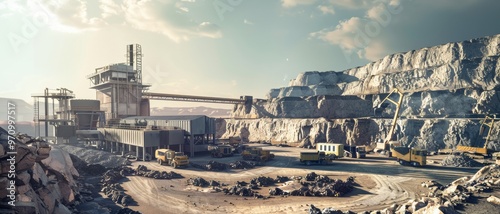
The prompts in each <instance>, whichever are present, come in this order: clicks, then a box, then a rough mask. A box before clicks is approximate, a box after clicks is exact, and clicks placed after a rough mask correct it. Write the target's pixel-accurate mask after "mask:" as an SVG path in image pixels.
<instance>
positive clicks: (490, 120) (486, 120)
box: [479, 115, 497, 149]
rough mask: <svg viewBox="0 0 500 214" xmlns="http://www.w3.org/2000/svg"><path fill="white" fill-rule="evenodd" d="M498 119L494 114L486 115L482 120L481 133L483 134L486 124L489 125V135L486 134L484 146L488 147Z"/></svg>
mask: <svg viewBox="0 0 500 214" xmlns="http://www.w3.org/2000/svg"><path fill="white" fill-rule="evenodd" d="M496 119H497V116H496V115H493V117H490V116H488V115H486V117H484V119H483V122H481V130H480V132H479V135H481V136H482V135H483V131H484V126H488V128H489V130H488V135H487V136H486V141H484V146H483V148H485V149H488V142H489V141H490V136H491V130H493V126H494V125H495V120H496Z"/></svg>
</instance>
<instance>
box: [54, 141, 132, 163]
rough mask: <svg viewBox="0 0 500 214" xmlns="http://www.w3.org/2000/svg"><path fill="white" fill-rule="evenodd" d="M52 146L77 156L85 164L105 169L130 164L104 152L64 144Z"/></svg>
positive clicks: (123, 159)
mask: <svg viewBox="0 0 500 214" xmlns="http://www.w3.org/2000/svg"><path fill="white" fill-rule="evenodd" d="M54 146H56V147H59V148H61V149H62V150H64V151H66V152H68V153H70V154H73V155H75V156H77V157H78V158H80V159H81V160H83V161H85V162H86V163H87V164H99V165H102V166H104V167H106V168H116V167H120V166H123V165H129V164H130V161H129V160H127V159H126V158H123V157H120V156H116V155H113V154H111V153H109V152H105V151H100V150H95V149H87V148H82V147H77V146H71V145H64V144H56V145H54Z"/></svg>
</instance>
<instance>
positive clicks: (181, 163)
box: [155, 149, 189, 168]
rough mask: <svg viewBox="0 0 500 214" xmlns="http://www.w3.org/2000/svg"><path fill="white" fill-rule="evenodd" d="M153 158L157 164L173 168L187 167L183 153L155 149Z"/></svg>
mask: <svg viewBox="0 0 500 214" xmlns="http://www.w3.org/2000/svg"><path fill="white" fill-rule="evenodd" d="M155 158H156V160H157V161H158V164H160V165H163V164H167V165H170V166H172V167H174V168H177V167H187V166H188V165H189V158H188V156H187V155H184V153H183V152H176V151H174V150H170V149H157V150H156V152H155Z"/></svg>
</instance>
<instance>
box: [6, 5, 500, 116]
mask: <svg viewBox="0 0 500 214" xmlns="http://www.w3.org/2000/svg"><path fill="white" fill-rule="evenodd" d="M498 8H500V1H496V0H478V1H470V0H440V1H435V0H418V1H417V0H177V1H174V0H124V1H118V0H17V1H16V0H0V26H2V28H1V30H0V63H1V67H0V72H1V73H2V84H0V97H8V98H19V99H23V100H26V101H28V102H30V103H31V102H32V98H31V95H32V94H33V93H42V92H43V90H44V89H45V88H50V89H56V88H61V87H62V88H68V89H71V90H73V91H74V93H75V94H76V97H77V98H80V99H95V91H94V90H92V89H89V86H90V81H89V80H88V79H87V78H86V76H87V75H89V74H91V73H93V72H94V71H95V68H98V67H102V66H105V65H109V64H114V63H121V62H125V61H126V59H125V54H126V52H125V47H126V45H127V44H140V45H141V46H142V50H143V55H144V58H143V82H145V83H149V84H151V85H152V87H151V88H150V90H149V91H151V92H159V93H173V94H187V95H199V96H213V97H228V98H239V97H240V96H241V95H251V96H254V97H256V98H265V97H266V94H267V93H268V92H269V90H270V89H271V88H280V87H285V86H287V85H288V82H289V81H290V80H291V79H293V78H295V77H296V76H297V75H298V74H299V73H301V72H305V71H332V70H333V71H342V70H344V69H348V68H352V67H357V66H362V65H365V64H367V63H369V62H371V61H374V60H377V59H380V58H382V57H384V56H385V55H388V54H392V53H396V52H406V51H410V50H414V49H419V48H423V47H429V46H434V45H439V44H444V43H447V42H454V41H462V40H468V39H472V38H477V37H483V36H490V35H495V34H499V33H500V25H499V24H498V23H497V22H498V20H500V13H498ZM200 105H203V106H210V107H222V108H231V107H232V106H228V105H221V104H218V105H215V104H205V103H189V102H175V101H154V102H152V106H153V107H162V106H169V107H181V106H183V107H190V106H200Z"/></svg>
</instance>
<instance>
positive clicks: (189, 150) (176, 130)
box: [98, 115, 215, 158]
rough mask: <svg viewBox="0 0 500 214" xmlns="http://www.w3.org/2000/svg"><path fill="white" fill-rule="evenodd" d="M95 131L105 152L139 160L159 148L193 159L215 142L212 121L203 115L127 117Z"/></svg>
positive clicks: (213, 122)
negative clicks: (128, 154) (171, 150)
mask: <svg viewBox="0 0 500 214" xmlns="http://www.w3.org/2000/svg"><path fill="white" fill-rule="evenodd" d="M98 130H99V132H100V133H101V134H102V138H103V139H102V142H103V147H104V149H106V150H109V151H113V152H118V153H122V154H127V153H133V154H135V155H136V156H137V157H140V158H142V157H146V158H147V157H148V156H151V155H152V154H154V151H155V150H156V149H159V148H169V149H173V150H175V151H179V152H185V153H186V154H188V155H190V156H191V157H193V156H194V153H195V152H202V151H207V149H208V144H209V143H210V142H212V143H214V142H215V120H214V119H213V118H210V117H207V116H204V115H197V116H191V115H189V116H135V117H127V118H124V119H121V120H120V123H119V124H114V125H109V126H106V127H104V128H98Z"/></svg>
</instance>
